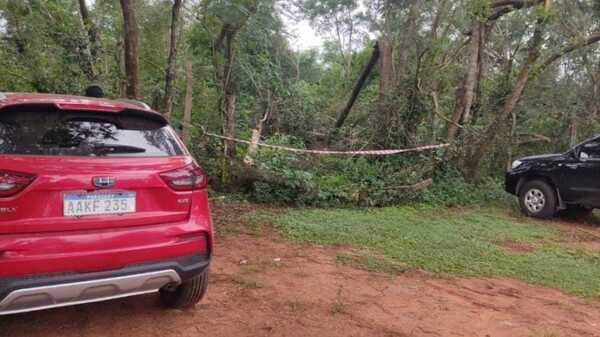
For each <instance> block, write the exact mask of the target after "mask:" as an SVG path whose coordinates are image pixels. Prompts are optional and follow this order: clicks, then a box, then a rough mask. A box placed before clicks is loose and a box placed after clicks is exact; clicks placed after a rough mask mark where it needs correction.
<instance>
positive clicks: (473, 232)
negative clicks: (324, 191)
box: [272, 207, 600, 297]
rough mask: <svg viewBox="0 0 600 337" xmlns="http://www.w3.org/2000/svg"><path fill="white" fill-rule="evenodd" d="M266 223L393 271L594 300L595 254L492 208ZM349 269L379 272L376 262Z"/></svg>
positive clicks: (280, 218) (358, 213) (283, 217)
mask: <svg viewBox="0 0 600 337" xmlns="http://www.w3.org/2000/svg"><path fill="white" fill-rule="evenodd" d="M272 222H273V223H274V224H275V226H276V228H277V229H278V231H279V232H280V233H282V235H283V236H284V237H285V238H287V239H292V240H298V241H309V242H315V243H321V244H340V245H348V244H349V245H352V246H354V247H356V248H361V249H365V250H367V251H371V252H373V253H374V254H377V255H381V256H383V257H384V258H385V259H387V260H389V261H395V262H397V263H398V265H408V266H410V267H413V268H420V269H424V270H427V271H431V272H434V273H443V274H452V275H459V276H473V277H474V276H501V277H511V278H515V279H520V280H523V281H527V282H531V283H535V284H541V285H545V286H551V287H556V288H559V289H562V290H564V291H566V292H568V293H571V294H576V295H581V296H586V297H598V296H600V253H598V252H592V251H587V250H584V249H571V248H567V247H563V246H561V245H560V244H558V242H557V241H558V240H559V239H560V238H561V232H560V231H559V230H558V229H556V228H554V227H551V226H549V225H544V224H543V223H540V222H534V221H531V220H528V219H524V218H517V217H510V216H508V215H506V211H504V210H500V209H496V208H475V209H469V210H467V209H445V208H433V207H417V208H414V207H399V208H384V209H375V210H367V211H364V210H291V211H288V212H285V213H281V214H276V215H272ZM504 241H511V242H518V243H523V244H529V245H533V246H535V247H536V249H535V250H534V251H532V252H520V251H512V250H510V249H507V248H504V247H502V246H501V244H500V243H502V242H504ZM342 259H345V260H348V259H349V258H348V257H342ZM350 262H353V263H355V264H356V263H359V264H361V263H362V264H363V265H364V264H366V265H367V269H368V268H371V269H372V267H373V266H375V268H377V264H376V263H375V262H376V261H375V262H373V261H369V260H366V261H365V260H364V259H362V260H360V259H359V260H358V262H357V261H352V258H350ZM384 265H385V266H387V265H389V263H386V264H384ZM383 269H384V270H382V271H385V268H383Z"/></svg>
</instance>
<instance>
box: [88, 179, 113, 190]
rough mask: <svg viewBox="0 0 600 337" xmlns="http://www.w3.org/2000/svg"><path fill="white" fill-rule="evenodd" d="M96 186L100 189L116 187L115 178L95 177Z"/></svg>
mask: <svg viewBox="0 0 600 337" xmlns="http://www.w3.org/2000/svg"><path fill="white" fill-rule="evenodd" d="M93 181H94V186H96V187H98V188H108V187H113V186H114V185H115V178H113V177H94V179H93Z"/></svg>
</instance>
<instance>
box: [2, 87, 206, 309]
mask: <svg viewBox="0 0 600 337" xmlns="http://www.w3.org/2000/svg"><path fill="white" fill-rule="evenodd" d="M206 186H207V177H206V175H205V173H204V171H203V170H202V169H201V168H200V167H199V166H198V164H197V163H196V162H195V161H194V159H193V158H192V156H191V155H190V154H189V152H188V151H187V150H186V149H185V146H184V145H183V143H182V142H181V141H180V140H179V138H178V137H177V135H176V134H175V132H174V131H173V129H172V128H171V127H170V126H169V125H168V123H167V121H166V120H165V118H164V117H163V116H162V115H160V114H158V113H156V112H154V111H152V110H150V109H149V108H148V107H147V106H145V105H144V104H142V103H137V102H131V101H111V100H105V99H94V98H86V97H74V96H57V95H40V94H0V315H3V314H13V313H20V312H26V311H32V310H40V309H47V308H53V307H61V306H67V305H74V304H81V303H88V302H96V301H103V300H108V299H114V298H119V297H126V296H132V295H138V294H144V293H150V292H156V291H158V292H160V297H161V299H162V301H163V303H164V304H166V305H167V306H169V307H185V306H190V305H193V304H195V303H196V302H198V301H199V300H200V299H201V298H202V297H203V295H204V293H205V292H206V286H207V273H208V266H209V262H210V257H211V251H212V223H211V218H210V212H209V206H208V194H207V190H206Z"/></svg>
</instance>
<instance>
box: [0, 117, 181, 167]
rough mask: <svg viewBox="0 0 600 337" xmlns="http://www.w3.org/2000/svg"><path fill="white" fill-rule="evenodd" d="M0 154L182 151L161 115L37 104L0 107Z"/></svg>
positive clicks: (173, 153) (145, 154) (166, 153)
mask: <svg viewBox="0 0 600 337" xmlns="http://www.w3.org/2000/svg"><path fill="white" fill-rule="evenodd" d="M0 154H15V155H45V156H136V157H154V156H178V155H183V150H182V148H181V146H179V143H178V142H177V141H176V139H175V136H174V135H173V133H172V131H171V129H170V128H169V127H168V126H167V125H166V124H165V123H164V122H163V121H161V120H160V119H156V120H153V119H151V118H147V117H146V116H140V115H139V114H137V113H135V112H131V113H130V112H122V113H119V114H111V113H90V112H77V111H61V110H57V109H55V108H40V107H36V108H28V109H24V108H16V109H10V110H3V111H0Z"/></svg>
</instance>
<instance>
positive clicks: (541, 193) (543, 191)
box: [519, 180, 557, 219]
mask: <svg viewBox="0 0 600 337" xmlns="http://www.w3.org/2000/svg"><path fill="white" fill-rule="evenodd" d="M556 204H557V198H556V192H555V191H554V188H552V186H550V185H549V184H548V183H546V182H545V181H541V180H533V181H530V182H527V183H525V185H523V187H522V188H521V191H520V193H519V206H520V208H521V212H523V214H525V215H527V216H530V217H534V218H541V219H547V218H551V217H553V216H554V214H555V213H556Z"/></svg>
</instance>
